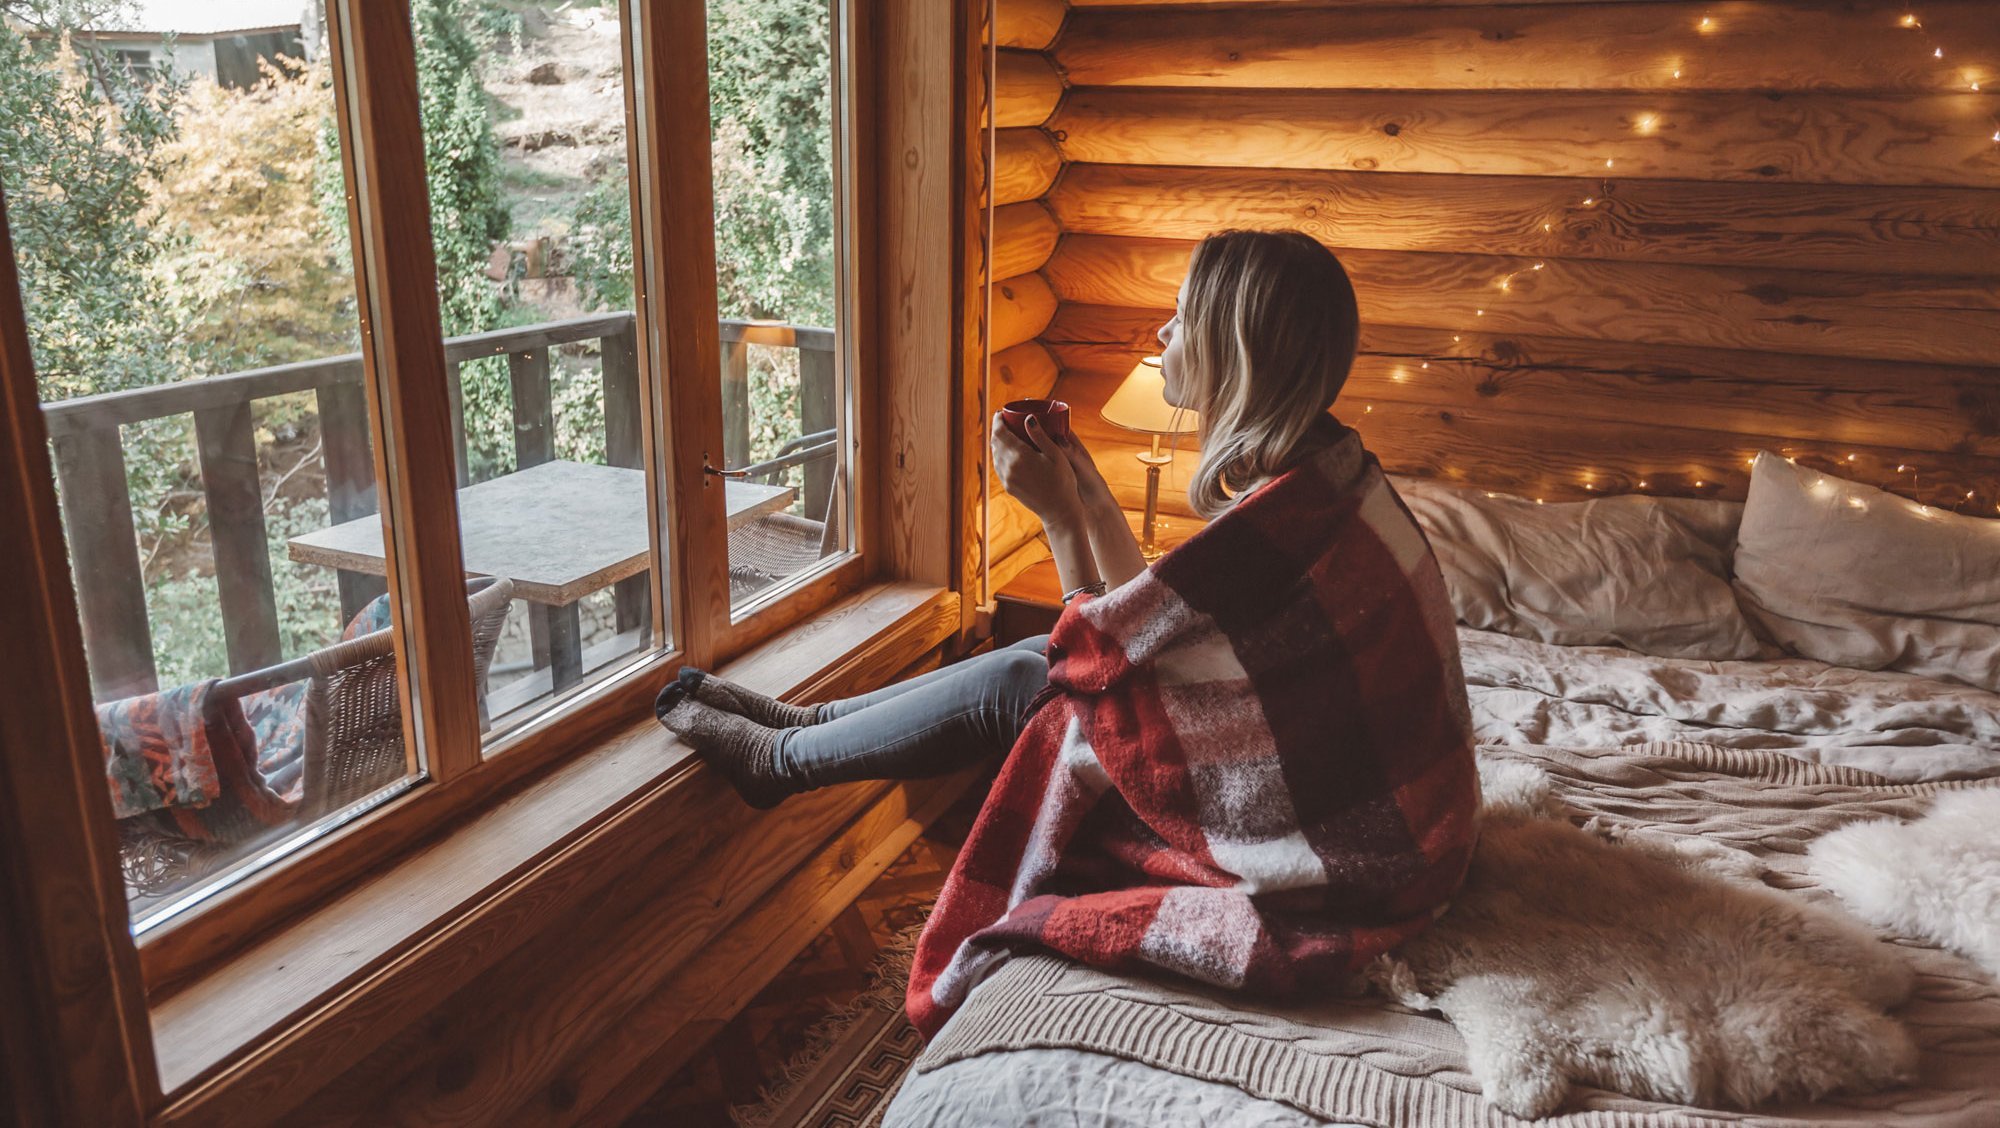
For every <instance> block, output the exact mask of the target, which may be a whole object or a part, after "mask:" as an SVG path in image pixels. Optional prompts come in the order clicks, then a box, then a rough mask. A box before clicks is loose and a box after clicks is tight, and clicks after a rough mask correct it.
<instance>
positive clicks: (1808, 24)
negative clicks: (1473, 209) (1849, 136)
mask: <svg viewBox="0 0 2000 1128" xmlns="http://www.w3.org/2000/svg"><path fill="white" fill-rule="evenodd" d="M1005 8H1006V5H1005V4H1004V3H1003V4H1002V10H1005ZM1911 10H1912V9H1911V8H1910V7H1909V5H1907V4H1905V3H1902V2H1901V0H1851V2H1848V3H1842V4H1825V3H1816V2H1809V0H1760V2H1758V3H1754V4H1751V3H1739V4H1728V5H1715V4H1707V3H1694V2H1680V3H1657V4H1602V5H1592V6H1589V7H1581V8H1577V7H1570V8H1557V7H1549V6H1541V7H1536V6H1514V5H1500V4H1490V5H1482V6H1478V7H1457V8H1432V9H1428V10H1419V11H1411V10H1408V9H1404V8H1397V7H1382V8H1372V9H1354V10H1346V11H1338V12H1328V11H1312V10H1305V9H1299V8H1291V9H1283V8H1278V9H1268V10H1260V11H1248V12H1245V11H1180V12H1174V11H1167V12H1153V13H1149V14H1147V15H1146V16H1144V17H1143V18H1134V17H1133V16H1132V15H1131V14H1128V13H1123V12H1088V11H1085V12H1078V13H1077V14H1076V16H1075V17H1074V18H1072V19H1071V20H1070V21H1069V23H1068V25H1067V26H1065V27H1064V29H1063V34H1062V39H1061V41H1060V42H1059V43H1057V45H1056V47H1055V49H1054V50H1053V51H1052V52H1051V55H1052V56H1053V58H1054V59H1055V62H1056V65H1057V67H1058V68H1060V69H1061V70H1062V72H1063V73H1064V76H1065V77H1066V78H1067V80H1068V81H1069V83H1070V84H1071V85H1073V86H1148V87H1173V86H1207V87H1239V88H1243V87H1262V88H1272V89H1292V90H1303V89H1315V88H1325V89H1375V90H1424V91H1430V90H1549V89H1562V90H1646V91H1685V90H1728V91H1734V90H1762V91H1787V92H1804V91H1830V90H1855V91H1866V92H1869V93H1878V94H1879V93H1909V94H1930V93H1938V92H1941V91H1946V90H1964V89H1966V88H1967V86H1968V85H1969V84H1970V83H1971V82H1972V81H1976V80H1977V79H1978V78H1979V77H1988V78H1991V77H1993V76H1994V74H1995V73H1996V70H1995V68H1996V67H2000V20H1995V19H1994V18H1993V10H1992V7H1991V5H1990V4H1987V3H1985V2H1984V0H1934V2H1932V3H1929V4H1925V5H1924V6H1923V9H1922V18H1923V28H1922V29H1921V30H1918V29H1905V28H1903V27H1901V26H1900V23H1901V20H1902V17H1903V16H1904V15H1905V14H1907V13H1909V12H1910V11H1911ZM1932 42H1943V43H1948V44H1950V45H1951V53H1952V56H1953V57H1952V58H1948V59H1937V58H1933V57H1932V55H1931V46H1930V44H1931V43H1932ZM1896 47H1900V49H1893V48H1896ZM1959 59H1966V60H1976V62H1974V63H1972V64H1971V65H1970V66H1969V67H1968V65H1967V64H1962V63H1960V62H1959V61H1958V60H1959Z"/></svg>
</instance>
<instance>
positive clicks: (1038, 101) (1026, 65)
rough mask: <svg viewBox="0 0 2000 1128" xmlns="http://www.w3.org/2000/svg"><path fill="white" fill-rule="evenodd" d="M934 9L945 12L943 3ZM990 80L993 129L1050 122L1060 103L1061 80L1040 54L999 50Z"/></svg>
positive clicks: (1053, 67)
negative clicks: (1051, 115) (1050, 117)
mask: <svg viewBox="0 0 2000 1128" xmlns="http://www.w3.org/2000/svg"><path fill="white" fill-rule="evenodd" d="M933 2H934V4H935V6H936V7H939V8H945V7H946V6H945V5H944V4H942V3H936V0H933ZM998 54H999V58H998V61H997V63H996V66H995V73H994V80H993V126H994V128H996V129H1014V128H1017V127H1021V126H1037V125H1040V124H1042V123H1043V122H1045V121H1047V120H1049V114H1051V113H1053V112H1054V111H1055V108H1056V103H1057V102H1060V101H1062V96H1063V80H1062V76H1061V75H1059V74H1057V73H1056V68H1055V66H1054V64H1052V63H1050V62H1049V60H1048V59H1047V58H1045V57H1044V56H1043V55H1042V53H1041V52H1039V51H1016V50H1011V49H1007V48H1002V49H1001V50H1000V51H999V53H998Z"/></svg>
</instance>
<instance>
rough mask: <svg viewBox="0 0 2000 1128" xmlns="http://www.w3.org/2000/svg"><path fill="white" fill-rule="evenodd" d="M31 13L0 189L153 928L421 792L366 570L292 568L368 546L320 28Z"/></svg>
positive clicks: (0, 156)
mask: <svg viewBox="0 0 2000 1128" xmlns="http://www.w3.org/2000/svg"><path fill="white" fill-rule="evenodd" d="M31 8H32V9H33V10H34V11H35V12H37V13H39V17H38V18H39V19H40V20H41V21H42V22H28V21H25V20H24V21H21V22H15V21H13V20H12V18H11V17H10V18H9V19H7V20H0V175H4V176H5V178H6V180H5V187H6V191H7V195H8V202H9V207H10V210H11V212H12V216H11V219H12V228H13V238H14V247H15V253H16V256H17V260H18V266H19V268H20V271H21V279H22V286H23V291H24V294H23V296H24V298H25V300H26V305H27V312H28V321H29V326H28V327H29V335H30V339H31V341H32V344H33V350H34V356H35V364H36V371H37V378H38V382H39V385H40V393H41V397H42V399H43V400H44V401H45V408H44V414H45V417H46V419H47V422H48V427H49V432H50V435H51V441H52V444H53V448H54V449H53V454H54V460H55V464H56V468H57V478H58V481H57V491H58V494H59V496H60V499H61V505H62V513H63V520H64V524H65V529H66V531H67V534H68V544H69V552H70V560H71V566H72V570H73V573H74V578H75V583H76V588H77V596H78V604H79V610H80V613H81V615H82V619H83V634H84V639H85V645H86V650H87V653H88V657H89V663H90V674H91V683H92V690H93V693H94V695H95V696H96V698H97V705H98V721H99V727H100V730H101V733H102V736H103V738H104V744H105V772H106V783H107V786H108V790H109V792H110V794H111V796H112V802H113V806H114V808H115V811H116V815H117V826H118V833H119V839H120V846H121V859H122V861H123V864H124V869H125V874H126V878H127V882H128V886H129V888H130V890H131V894H132V900H133V908H134V919H135V923H136V925H137V926H138V927H139V928H141V929H143V928H145V927H147V926H148V925H150V924H153V923H155V922H157V921H159V920H162V919H164V918H165V917H166V916H168V915H171V913H172V912H173V911H174V909H175V908H177V907H179V906H184V905H186V904H189V903H192V901H194V900H196V899H198V898H200V897H202V896H205V895H206V894H207V893H208V892H210V891H213V890H215V889H218V888H221V887H222V886H223V885H224V884H226V881H227V878H228V877H229V876H231V875H233V874H238V873H241V872H244V871H245V870H246V869H248V868H249V867H252V866H255V865H256V864H258V863H259V862H260V861H262V860H267V859H269V858H271V857H273V856H275V855H276V854H278V853H280V852H283V851H285V850H287V849H289V848H290V847H291V846H292V845H295V844H297V843H299V842H301V841H304V840H305V839H306V838H307V837H309V836H310V835H309V834H308V831H309V830H310V831H312V832H315V833H316V832H317V831H319V830H322V829H324V828H325V827H327V826H330V825H333V824H334V823H336V822H338V821H339V820H341V819H342V818H345V817H351V816H352V814H354V813H355V812H357V811H358V810H362V809H366V808H367V807H369V806H372V805H374V804H376V803H378V802H380V801H382V800H383V799H385V798H386V797H388V796H391V795H393V794H396V793H398V792H399V791H400V790H402V789H403V788H404V787H405V786H406V785H407V783H408V782H409V781H410V780H412V779H414V778H415V776H416V774H417V772H418V770H419V769H418V766H417V757H416V755H415V754H414V753H413V751H412V750H410V749H406V748H405V747H404V745H403V734H402V721H401V716H400V706H399V704H398V699H397V693H396V675H397V668H396V662H397V660H396V656H395V654H394V652H393V650H392V648H391V645H390V632H389V630H388V627H389V621H390V620H389V614H390V611H389V608H388V606H387V601H386V599H385V598H382V593H383V592H384V591H385V590H386V588H385V585H384V583H383V580H382V578H381V576H380V574H379V573H380V568H379V565H378V566H377V567H376V568H375V569H374V570H373V572H370V571H369V570H368V569H366V568H350V569H347V570H341V569H339V568H336V567H332V566H330V561H329V560H328V559H327V558H326V557H325V556H323V555H322V554H320V553H318V552H317V551H316V550H314V549H313V548H312V546H311V545H310V544H309V543H307V542H308V541H310V539H311V538H313V537H314V536H316V535H320V534H324V533H325V532H326V530H327V528H328V526H330V525H335V524H339V523H342V522H347V521H360V522H362V523H363V524H367V525H372V526H373V527H374V528H375V531H376V535H377V537H378V539H379V536H380V518H379V517H378V516H376V501H375V499H376V483H375V477H374V461H373V456H372V454H371V453H370V435H371V427H370V423H369V418H368V410H367V405H366V398H365V396H364V393H363V390H362V369H361V362H360V359H359V357H358V355H356V353H355V351H354V350H355V349H356V347H357V345H358V333H357V324H358V322H357V313H356V304H355V291H354V278H353V270H352V267H351V264H350V261H349V258H350V247H349V243H348V234H347V228H346V219H345V215H344V212H343V207H342V192H343V187H342V183H343V182H342V174H341V161H340V148H339V144H340V143H339V138H338V134H337V132H336V130H335V127H334V100H333V90H332V85H331V81H330V79H329V76H328V69H327V65H326V60H325V59H324V57H323V53H322V49H321V40H320V38H319V32H318V29H317V28H316V27H307V26H301V25H297V24H294V25H291V26H288V27H284V28H281V29H277V30H274V31H272V32H270V33H268V34H266V33H260V34H257V35H248V36H239V37H234V38H229V37H224V38H219V39H218V38H201V37H196V36H189V37H187V38H183V39H178V40H177V39H175V38H174V37H173V36H172V35H171V34H170V33H172V32H174V31H199V30H203V29H201V28H197V27H185V28H176V27H163V26H160V24H159V23H158V21H157V20H153V21H148V22H146V23H145V26H144V28H143V30H141V29H137V28H135V27H134V25H133V23H132V22H131V20H130V19H129V18H128V17H133V16H134V15H135V13H136V9H132V7H131V6H129V5H68V4H50V5H36V6H31ZM94 12H108V14H101V15H95V16H89V18H91V19H93V20H95V22H94V23H92V24H90V25H89V26H77V25H76V24H75V23H74V22H73V21H75V20H77V19H81V18H85V16H86V15H88V14H89V13H94ZM155 14H157V13H155ZM188 16H189V18H190V19H195V20H199V19H200V18H201V17H200V16H199V13H196V12H195V11H194V10H193V9H192V8H190V9H188ZM66 21H72V22H66ZM81 31H93V32H96V33H98V34H99V35H101V36H102V38H101V39H93V38H92V37H89V36H84V35H78V34H72V33H75V32H81ZM121 33H122V34H121ZM113 43H115V44H116V45H117V47H116V49H112V48H111V47H110V46H108V44H113Z"/></svg>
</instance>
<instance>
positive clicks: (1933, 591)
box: [1736, 451, 2000, 692]
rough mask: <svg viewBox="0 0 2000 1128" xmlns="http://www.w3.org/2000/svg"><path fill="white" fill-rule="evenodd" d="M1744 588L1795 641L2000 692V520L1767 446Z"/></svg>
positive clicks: (1747, 601)
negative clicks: (1793, 458) (1956, 510)
mask: <svg viewBox="0 0 2000 1128" xmlns="http://www.w3.org/2000/svg"><path fill="white" fill-rule="evenodd" d="M1739 537H1740V539H1739V541H1738V543H1737V546H1736V593H1737V595H1738V596H1739V597H1741V599H1742V601H1743V606H1744V609H1745V610H1746V611H1747V612H1748V613H1749V614H1750V615H1751V616H1752V617H1753V618H1754V619H1755V620H1756V621H1757V622H1758V624H1759V625H1761V626H1762V627H1763V628H1764V630H1765V631H1766V632H1767V633H1769V635H1770V636H1771V638H1772V639H1773V640H1775V641H1776V642H1777V643H1778V645H1780V646H1782V647H1784V648H1785V649H1786V650H1788V651H1790V652H1792V653H1794V654H1800V655H1804V656H1805V657H1807V658H1817V659H1819V660H1820V661H1822V662H1831V663H1833V664H1834V665H1836V666H1850V667H1853V668H1855V669H1861V670H1882V669H1889V670H1901V671H1903V672H1905V673H1911V674H1923V675H1926V676H1928V677H1937V678H1950V679H1952V680H1954V681H1961V682H1965V683H1967V684H1969V685H1976V686H1979V687H1981V688H1983V689H1989V690H1993V691H1995V692H2000V521H1988V520H1986V519H1984V518H1981V517H1965V516H1960V515H1957V514H1953V513H1949V512H1947V511H1945V510H1942V509H1938V508H1935V507H1933V506H1926V505H1919V504H1917V503H1916V502H1914V501H1910V500H1908V499H1905V498H1900V497H1897V496H1895V495H1894V494H1890V493H1885V492H1883V491H1882V490H1878V489H1876V488H1875V487H1873V486H1864V485H1862V484H1860V483H1859V482H1850V481H1847V480H1845V479H1842V478H1836V477H1834V476H1833V475H1831V474H1823V473H1821V472H1820V471H1818V470H1813V469H1810V468H1808V467H1805V466H1800V465H1797V464H1796V463H1793V462H1789V461H1787V460H1785V459H1783V458H1780V457H1778V456H1777V455H1775V454H1772V453H1770V452H1769V451H1760V452H1759V453H1758V455H1757V461H1756V463H1755V465H1754V466H1753V467H1752V468H1751V471H1750V498H1749V500H1748V501H1747V502H1745V503H1744V509H1743V527H1742V530H1741V532H1740V534H1739Z"/></svg>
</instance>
